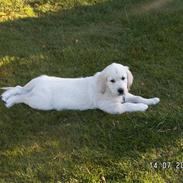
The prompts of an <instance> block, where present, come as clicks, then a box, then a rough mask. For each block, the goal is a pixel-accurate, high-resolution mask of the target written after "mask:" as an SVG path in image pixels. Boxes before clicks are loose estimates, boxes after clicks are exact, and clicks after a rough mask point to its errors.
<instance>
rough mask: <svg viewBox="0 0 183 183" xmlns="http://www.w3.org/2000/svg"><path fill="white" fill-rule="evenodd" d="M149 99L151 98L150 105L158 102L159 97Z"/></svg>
mask: <svg viewBox="0 0 183 183" xmlns="http://www.w3.org/2000/svg"><path fill="white" fill-rule="evenodd" d="M151 100H152V102H151V105H156V104H158V103H159V102H160V99H159V98H157V97H155V98H152V99H151Z"/></svg>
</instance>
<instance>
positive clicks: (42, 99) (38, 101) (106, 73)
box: [1, 63, 160, 114]
mask: <svg viewBox="0 0 183 183" xmlns="http://www.w3.org/2000/svg"><path fill="white" fill-rule="evenodd" d="M122 77H123V79H122ZM132 82H133V76H132V73H131V72H130V71H129V69H128V67H126V66H123V65H121V64H116V63H113V64H111V65H109V66H107V67H106V68H105V69H104V70H103V71H101V72H98V73H96V74H95V75H94V76H90V77H85V78H59V77H50V76H46V75H43V76H40V77H37V78H35V79H33V80H31V81H30V82H29V83H27V84H26V85H25V86H23V87H21V86H16V87H6V88H4V89H6V91H5V92H4V93H3V94H2V95H1V97H2V100H3V101H4V102H5V105H6V107H8V108H9V107H11V106H13V105H14V104H18V103H24V104H27V105H29V106H30V107H32V108H35V109H41V110H52V109H55V110H64V109H78V110H86V109H96V108H98V109H101V110H103V111H105V112H107V113H111V114H121V113H124V112H133V111H145V110H147V108H148V105H155V104H157V103H158V102H159V101H160V100H159V98H151V99H145V98H142V97H139V96H134V95H132V94H130V93H129V92H128V91H129V88H130V86H131V85H132ZM119 89H121V90H123V91H124V93H119V91H118V90H119Z"/></svg>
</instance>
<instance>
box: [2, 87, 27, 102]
mask: <svg viewBox="0 0 183 183" xmlns="http://www.w3.org/2000/svg"><path fill="white" fill-rule="evenodd" d="M22 93H23V89H22V87H21V86H16V87H12V88H10V89H8V88H7V90H6V91H5V92H4V93H3V94H2V95H1V97H2V100H3V101H4V102H7V100H8V99H9V98H10V97H11V96H13V95H19V94H22Z"/></svg>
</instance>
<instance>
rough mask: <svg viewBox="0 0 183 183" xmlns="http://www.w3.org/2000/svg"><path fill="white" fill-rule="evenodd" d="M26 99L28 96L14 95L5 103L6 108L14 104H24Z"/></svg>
mask: <svg viewBox="0 0 183 183" xmlns="http://www.w3.org/2000/svg"><path fill="white" fill-rule="evenodd" d="M25 99H26V94H25V95H24V94H22V95H13V96H10V97H9V98H8V99H7V100H6V101H5V106H6V107H7V108H10V107H12V106H13V105H14V104H18V103H24V102H25Z"/></svg>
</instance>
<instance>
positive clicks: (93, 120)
mask: <svg viewBox="0 0 183 183" xmlns="http://www.w3.org/2000/svg"><path fill="white" fill-rule="evenodd" d="M155 2H156V3H155ZM158 2H159V3H157V1H155V0H154V1H147V0H144V1H143V0H130V1H125V0H110V1H108V0H105V1H104V0H96V1H93V0H79V1H73V0H69V1H61V0H57V1H47V0H44V1H43V0H42V1H39V0H38V1H34V0H32V1H23V0H22V1H21V0H19V1H18V0H16V1H7V0H6V1H5V0H1V2H0V4H1V12H0V22H1V23H0V87H2V86H15V85H17V84H20V85H24V84H25V83H26V82H28V81H29V80H30V79H32V78H33V77H36V76H38V75H41V74H48V75H55V76H62V77H79V76H88V75H93V74H94V73H95V72H97V71H100V70H101V69H103V68H104V67H105V66H106V65H108V64H110V63H111V62H112V60H119V62H120V63H122V64H124V65H128V66H129V67H130V68H131V70H132V72H133V74H134V77H135V81H134V85H133V87H132V92H133V93H135V94H139V95H143V96H146V97H152V96H157V97H160V98H161V103H160V104H159V105H158V106H156V107H150V109H149V110H148V111H147V112H146V113H131V114H123V115H116V116H113V115H109V114H106V113H103V112H102V111H99V110H88V111H84V112H80V111H61V112H56V111H48V112H43V111H37V110H33V109H31V108H29V107H27V106H25V105H21V104H20V105H16V106H14V107H12V108H11V109H6V108H5V107H4V105H3V103H2V102H1V103H0V182H2V183H5V182H6V183H7V182H8V183H11V182H13V183H14V182H17V183H21V182H22V183H25V182H26V183H29V182H30V183H31V182H34V183H38V182H48V183H52V182H54V183H64V182H67V183H75V182H83V183H86V182H97V183H98V182H105V181H106V182H111V183H114V182H117V183H118V182H119V183H125V182H128V183H132V182H133V183H137V182H138V183H141V182H142V183H154V182H158V183H165V182H166V183H168V182H171V183H172V182H175V183H180V182H182V180H183V173H182V172H183V167H182V168H181V167H180V166H179V167H178V169H176V162H183V154H182V153H183V134H182V129H183V121H182V112H183V111H182V101H183V94H182V90H183V80H182V70H183V62H182V60H183V42H182V36H183V31H182V30H183V1H182V0H174V1H165V0H164V1H158ZM160 2H161V3H160ZM162 2H163V3H162ZM8 3H9V4H8ZM15 5H16V6H15ZM25 10H26V11H25ZM152 162H153V163H154V164H153V165H154V168H153V167H152V166H151V163H152ZM156 162H158V166H157V168H156V164H155V163H156ZM163 162H171V167H170V168H165V169H163V168H162V167H161V166H160V164H161V163H163ZM104 179H105V180H104Z"/></svg>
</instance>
